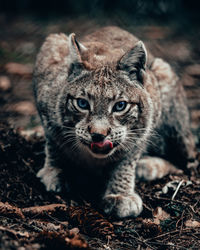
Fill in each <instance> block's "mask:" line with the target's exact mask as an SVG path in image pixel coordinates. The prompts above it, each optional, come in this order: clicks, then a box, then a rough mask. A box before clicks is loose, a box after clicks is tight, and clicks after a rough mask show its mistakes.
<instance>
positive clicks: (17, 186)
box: [0, 15, 200, 250]
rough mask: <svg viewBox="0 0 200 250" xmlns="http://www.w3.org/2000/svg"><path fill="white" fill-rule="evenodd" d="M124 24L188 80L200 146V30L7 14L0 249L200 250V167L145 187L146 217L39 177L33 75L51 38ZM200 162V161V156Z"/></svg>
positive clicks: (0, 50) (40, 147) (0, 55)
mask: <svg viewBox="0 0 200 250" xmlns="http://www.w3.org/2000/svg"><path fill="white" fill-rule="evenodd" d="M110 24H112V25H113V24H117V25H119V26H121V27H122V28H126V29H127V30H129V31H130V32H132V33H134V34H135V35H136V36H138V37H139V38H140V39H141V40H143V41H144V42H145V44H146V45H147V47H148V48H149V49H150V50H151V52H152V54H154V55H155V56H158V57H162V58H164V59H165V60H167V61H168V62H169V63H170V64H172V65H173V66H174V67H175V68H176V70H177V71H178V74H179V76H180V78H181V79H182V82H183V85H184V88H185V90H186V95H187V98H188V107H189V110H190V114H191V128H192V131H193V133H194V136H195V139H196V145H197V148H198V150H199V149H200V98H199V96H200V46H199V45H200V44H199V41H200V39H199V38H200V31H199V29H196V28H195V27H193V29H190V30H189V31H188V32H185V30H186V28H187V27H185V29H180V27H174V26H173V25H167V26H163V25H155V24H149V25H144V24H143V25H130V23H128V24H127V23H126V22H122V21H119V20H118V21H116V20H115V21H113V20H112V21H110V20H109V21H108V20H107V21H102V22H99V21H97V20H95V19H94V20H92V21H91V20H89V19H87V18H83V17H80V18H79V19H74V20H72V19H62V20H52V21H48V22H47V21H38V20H35V19H33V18H22V17H21V18H16V19H13V20H10V19H9V20H8V19H7V17H6V16H3V15H2V16H0V30H1V33H0V121H1V122H0V180H1V181H0V249H6V250H7V249H20V250H23V249H56V248H57V249H108V250H109V249H112V250H117V249H119V250H121V249H138V250H139V249H200V167H198V168H197V172H196V174H195V175H186V174H182V175H179V176H176V175H169V176H167V177H165V178H163V179H162V180H157V181H153V182H140V183H137V191H138V193H140V195H141V197H142V199H143V201H144V209H143V212H142V214H141V215H140V216H139V217H138V218H127V219H124V220H114V219H112V218H111V217H105V216H104V215H102V214H100V213H99V212H98V211H96V210H95V209H94V208H92V207H91V205H90V204H89V203H87V202H82V203H81V204H79V203H77V201H73V200H66V199H65V198H64V196H63V195H62V194H60V195H55V194H53V193H49V192H47V191H45V188H44V187H43V185H42V184H41V183H40V182H39V180H38V179H37V178H36V173H37V171H38V170H39V169H40V168H41V167H42V165H43V162H44V135H43V130H42V127H41V126H40V122H39V118H38V115H37V112H36V108H35V105H34V98H33V94H32V85H31V81H32V71H33V65H34V61H35V57H36V54H37V52H38V49H39V47H40V46H41V44H42V42H43V41H44V39H45V37H46V36H47V35H48V34H50V33H59V32H64V33H67V34H69V33H71V32H74V33H77V35H78V37H81V36H83V35H84V34H88V33H90V32H92V31H94V30H95V29H97V28H98V27H101V26H104V25H110ZM198 160H200V157H199V159H198Z"/></svg>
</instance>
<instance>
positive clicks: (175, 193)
mask: <svg viewBox="0 0 200 250" xmlns="http://www.w3.org/2000/svg"><path fill="white" fill-rule="evenodd" d="M183 182H184V180H182V181H180V182H179V184H178V186H177V188H176V190H175V192H174V194H173V196H172V201H173V200H174V198H175V196H176V195H177V193H178V190H179V189H180V187H181V185H182V184H183Z"/></svg>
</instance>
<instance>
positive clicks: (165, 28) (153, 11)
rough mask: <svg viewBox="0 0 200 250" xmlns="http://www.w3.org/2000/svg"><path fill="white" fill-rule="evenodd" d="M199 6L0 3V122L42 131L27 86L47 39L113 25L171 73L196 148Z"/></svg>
mask: <svg viewBox="0 0 200 250" xmlns="http://www.w3.org/2000/svg"><path fill="white" fill-rule="evenodd" d="M199 7H200V3H199V1H195V0H190V1H188V0H146V1H145V0H115V1H114V0H113V1H106V0H93V1H92V0H76V1H74V0H57V1H55V0H48V1H47V0H43V1H36V0H0V120H1V121H3V122H4V121H5V122H8V123H9V124H11V126H14V127H17V128H20V129H21V130H23V131H32V130H34V131H38V133H39V132H41V131H42V130H41V127H40V126H39V124H40V123H39V119H38V115H37V112H36V109H35V106H34V99H33V94H32V86H31V82H32V71H33V66H34V62H35V58H36V55H37V52H38V50H39V48H40V46H41V44H42V43H43V41H44V39H45V37H46V36H47V35H49V34H50V33H60V32H63V33H65V34H69V33H71V32H74V33H76V34H77V36H78V38H79V39H81V37H83V36H84V35H85V34H88V33H90V32H93V31H95V30H96V29H98V28H99V27H102V26H107V25H117V26H119V27H121V28H124V29H126V30H128V31H130V32H131V33H133V34H134V35H136V36H137V37H139V38H140V39H141V40H143V41H144V42H145V44H146V46H147V47H148V48H149V49H150V50H151V51H152V53H153V54H154V55H155V56H157V57H162V58H164V59H165V60H166V61H168V62H169V63H170V64H171V65H172V66H173V67H174V68H175V70H176V71H177V73H178V75H179V76H180V78H181V79H182V82H183V85H184V87H185V90H186V94H187V98H188V106H189V109H190V114H191V127H192V130H193V132H194V133H195V135H196V142H197V143H198V144H199V137H200V98H199V97H200V44H199V38H200V29H199V27H200V26H199V24H200V15H199Z"/></svg>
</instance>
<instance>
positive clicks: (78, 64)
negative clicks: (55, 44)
mask: <svg viewBox="0 0 200 250" xmlns="http://www.w3.org/2000/svg"><path fill="white" fill-rule="evenodd" d="M85 50H87V49H86V48H85V46H83V45H82V44H81V43H78V42H77V40H76V36H75V34H74V33H72V34H70V35H69V73H68V75H72V74H73V76H76V75H78V74H80V72H81V71H82V70H83V69H84V66H83V62H82V59H81V53H82V52H83V51H85Z"/></svg>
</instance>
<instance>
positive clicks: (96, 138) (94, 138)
mask: <svg viewBox="0 0 200 250" xmlns="http://www.w3.org/2000/svg"><path fill="white" fill-rule="evenodd" d="M91 137H92V141H93V142H102V141H103V140H104V139H105V135H103V134H98V133H92V134H91Z"/></svg>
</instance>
